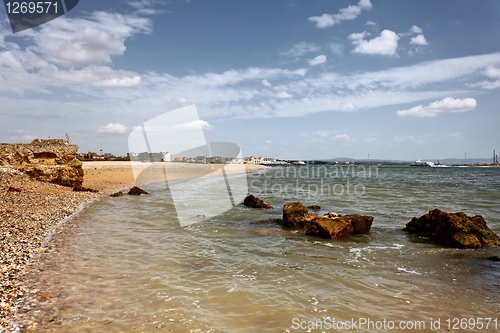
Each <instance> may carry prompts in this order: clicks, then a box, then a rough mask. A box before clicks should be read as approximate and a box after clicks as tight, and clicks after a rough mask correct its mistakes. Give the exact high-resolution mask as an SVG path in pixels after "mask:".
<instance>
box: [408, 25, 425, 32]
mask: <svg viewBox="0 0 500 333" xmlns="http://www.w3.org/2000/svg"><path fill="white" fill-rule="evenodd" d="M410 32H412V33H414V34H421V33H422V32H424V30H423V29H422V28H420V27H418V26H416V25H414V26H412V27H411V29H410Z"/></svg>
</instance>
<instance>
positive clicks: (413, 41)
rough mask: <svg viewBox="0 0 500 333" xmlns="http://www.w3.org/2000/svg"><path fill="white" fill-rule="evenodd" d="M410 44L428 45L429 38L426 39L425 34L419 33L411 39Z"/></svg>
mask: <svg viewBox="0 0 500 333" xmlns="http://www.w3.org/2000/svg"><path fill="white" fill-rule="evenodd" d="M410 44H414V45H427V40H426V39H425V37H424V35H418V36H416V37H412V39H411V40H410Z"/></svg>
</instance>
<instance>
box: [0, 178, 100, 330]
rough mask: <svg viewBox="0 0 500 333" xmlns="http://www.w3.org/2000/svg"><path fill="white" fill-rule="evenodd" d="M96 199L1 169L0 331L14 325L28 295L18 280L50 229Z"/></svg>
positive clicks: (40, 250) (84, 193)
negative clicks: (19, 302) (20, 301)
mask: <svg viewBox="0 0 500 333" xmlns="http://www.w3.org/2000/svg"><path fill="white" fill-rule="evenodd" d="M97 196H98V194H96V193H89V192H73V190H72V189H71V188H69V187H64V186H59V185H54V184H47V183H42V182H39V181H35V180H31V179H30V178H29V176H27V175H25V174H23V173H21V172H19V171H16V170H13V169H8V168H0V246H1V248H2V251H1V254H0V255H1V261H0V283H1V289H0V331H5V330H6V329H7V324H8V322H13V319H14V318H13V316H14V315H15V312H16V310H17V309H16V305H15V304H16V302H15V301H16V300H18V299H19V298H21V297H22V296H23V295H26V294H27V293H29V292H30V290H26V288H27V287H25V286H24V285H23V286H21V284H20V283H19V277H20V275H21V273H22V272H23V270H24V269H25V268H26V266H27V265H29V263H30V260H31V258H33V256H34V255H36V254H37V253H40V252H42V251H43V250H44V249H43V246H44V245H45V244H44V241H45V240H46V238H47V236H48V235H49V234H50V233H51V228H53V227H54V226H55V225H56V224H58V223H59V222H60V221H61V220H63V219H64V218H66V217H68V216H70V215H72V214H73V213H75V212H76V211H77V210H78V208H79V206H80V205H81V204H83V203H85V202H87V201H89V200H92V199H94V198H95V197H97ZM14 326H15V325H14ZM11 328H15V327H11Z"/></svg>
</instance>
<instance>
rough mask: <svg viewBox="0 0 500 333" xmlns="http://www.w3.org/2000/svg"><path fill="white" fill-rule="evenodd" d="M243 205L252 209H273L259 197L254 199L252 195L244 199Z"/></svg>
mask: <svg viewBox="0 0 500 333" xmlns="http://www.w3.org/2000/svg"><path fill="white" fill-rule="evenodd" d="M243 204H244V205H245V206H248V207H252V208H273V206H271V205H270V204H268V203H267V202H265V201H264V200H262V199H261V198H259V197H254V196H253V195H251V194H250V195H249V196H247V197H246V198H245V201H243Z"/></svg>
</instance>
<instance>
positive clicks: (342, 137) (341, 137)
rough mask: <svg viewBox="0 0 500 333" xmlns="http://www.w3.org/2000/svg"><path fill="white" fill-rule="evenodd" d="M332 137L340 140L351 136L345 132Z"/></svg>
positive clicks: (348, 138)
mask: <svg viewBox="0 0 500 333" xmlns="http://www.w3.org/2000/svg"><path fill="white" fill-rule="evenodd" d="M333 139H334V140H336V141H342V140H350V139H351V137H350V136H349V135H347V134H337V135H335V137H334V138H333Z"/></svg>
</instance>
